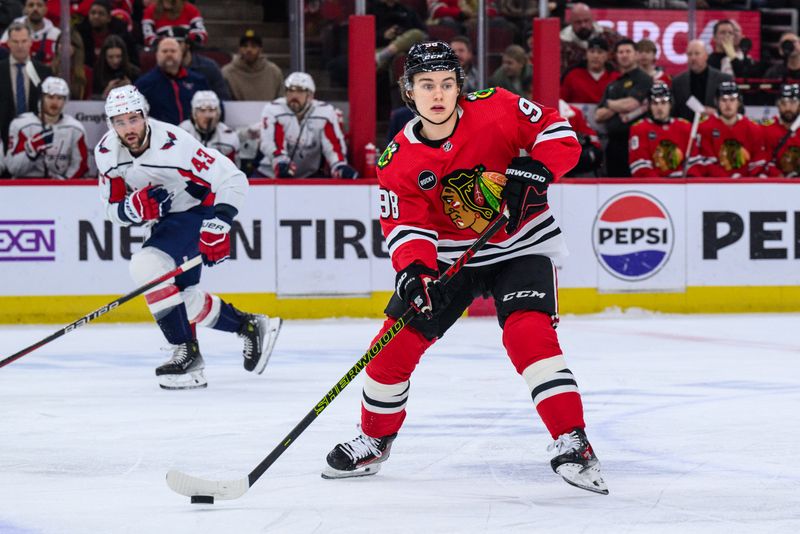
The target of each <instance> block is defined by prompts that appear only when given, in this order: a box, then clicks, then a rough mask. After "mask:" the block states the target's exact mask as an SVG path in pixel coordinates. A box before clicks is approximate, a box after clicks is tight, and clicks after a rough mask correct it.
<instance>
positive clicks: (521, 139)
mask: <svg viewBox="0 0 800 534" xmlns="http://www.w3.org/2000/svg"><path fill="white" fill-rule="evenodd" d="M463 82H464V73H463V71H462V69H461V67H460V66H459V63H458V58H457V57H456V55H455V54H454V53H453V51H452V50H451V49H450V47H449V46H447V45H446V44H445V43H441V42H428V43H419V44H417V45H414V47H412V49H411V50H410V51H409V53H408V55H407V57H406V64H405V72H404V75H403V77H402V78H401V80H400V89H401V93H402V94H403V98H404V100H405V101H406V103H407V104H408V106H409V107H410V108H411V109H412V111H414V113H415V114H416V115H417V117H415V118H414V119H412V120H411V121H409V123H408V124H407V125H406V127H405V128H404V130H403V131H401V132H400V133H399V134H397V136H396V137H395V138H394V140H393V141H392V142H391V143H390V144H389V146H388V147H387V148H386V150H385V151H384V153H383V155H382V156H381V157H380V158H379V160H378V179H379V185H380V190H379V193H380V199H379V200H380V216H381V224H382V227H383V233H384V236H385V237H386V242H387V245H388V248H389V251H390V253H391V257H392V264H393V266H394V268H395V270H396V271H397V277H396V280H395V294H394V295H393V296H392V298H391V300H390V301H389V304H388V306H387V308H386V314H387V316H388V318H387V320H386V322H385V323H384V326H383V329H382V330H381V332H380V333H379V334H378V337H377V338H379V337H381V336H382V335H383V332H385V331H386V330H387V329H388V327H389V326H390V325H391V324H392V323H393V322H394V321H393V319H392V318H396V317H399V316H400V315H402V314H403V313H404V312H405V310H406V309H407V308H408V307H409V306H411V307H412V308H413V309H414V310H415V311H417V312H418V313H417V315H416V317H415V318H414V319H413V320H412V321H411V322H410V324H409V326H408V327H407V328H405V329H403V330H402V331H401V332H400V333H399V334H397V335H396V336H395V337H394V338H393V339H392V341H391V343H389V344H387V345H386V346H385V348H384V349H383V350H382V351H381V352H380V353H379V354H378V355H377V356H376V357H375V359H374V360H372V361H371V362H370V363H369V364H368V365H367V367H366V370H365V371H366V377H365V381H364V388H363V401H362V409H361V432H362V433H361V435H359V436H358V437H356V438H354V439H353V440H350V441H348V442H344V443H340V444H338V445H336V446H335V447H334V448H333V450H332V451H331V452H330V453H329V454H328V457H327V463H328V467H327V468H326V469H325V471H324V472H323V474H322V476H323V477H324V478H343V477H353V476H364V475H372V474H375V473H376V472H377V471H378V469H379V468H380V465H381V462H383V461H385V460H386V459H387V458H388V457H389V452H390V448H391V446H392V442H393V441H394V440H395V438H396V437H397V433H398V431H399V430H400V427H401V425H402V424H403V420H404V419H405V417H406V402H407V400H408V397H409V386H410V382H409V379H410V377H411V373H412V372H413V370H414V368H415V367H416V365H417V363H418V362H419V360H420V358H421V357H422V354H423V353H424V352H425V350H426V349H427V348H428V347H430V346H431V345H432V344H433V343H434V342H435V341H436V340H437V339H439V338H441V337H442V336H443V335H444V333H445V332H446V331H447V330H448V329H449V328H450V326H452V325H453V323H455V321H456V320H457V319H458V318H459V317H460V316H461V314H462V313H463V311H464V310H465V309H466V308H467V306H469V304H470V303H471V302H472V300H473V299H474V298H475V297H476V296H479V295H482V294H486V295H493V296H494V300H495V303H496V306H497V315H498V321H499V323H500V326H501V328H502V329H503V344H504V346H505V348H506V351H507V353H508V355H509V358H510V359H511V362H512V364H513V365H514V367H515V368H516V370H517V372H518V373H519V374H520V375H522V377H523V379H524V380H525V382H526V383H527V386H528V388H529V391H530V392H531V397H532V400H533V403H534V406H535V408H536V410H537V411H538V413H539V415H540V417H541V418H542V420H543V422H544V424H545V426H546V427H547V429H548V431H549V432H550V434H551V435H552V437H553V438H554V440H555V442H554V443H553V444H552V445H551V447H550V449H551V450H554V451H555V453H554V457H553V459H552V460H551V466H552V468H553V470H554V471H555V472H556V473H558V474H560V475H561V476H562V477H563V478H564V479H565V480H566V481H567V482H569V483H570V484H573V485H575V486H578V487H580V488H583V489H587V490H589V491H594V492H598V493H604V494H605V493H608V489H607V488H606V485H605V483H604V482H603V479H602V477H601V475H600V464H599V462H598V460H597V457H596V456H595V454H594V452H593V451H592V447H591V445H590V444H589V441H588V440H587V438H586V434H585V432H584V427H585V424H584V420H583V407H582V404H581V396H580V393H579V392H578V387H577V384H576V382H575V378H574V376H573V375H572V372H571V371H570V370H569V369H568V368H567V364H566V362H565V360H564V356H563V355H562V350H561V347H560V346H559V343H558V337H557V336H556V331H555V326H556V324H557V322H558V306H557V304H558V299H557V284H556V269H555V266H554V264H553V262H552V260H551V257H552V256H555V255H557V254H559V253H561V252H564V248H565V247H564V242H563V239H562V236H561V230H560V229H559V227H558V224H557V223H556V221H555V220H554V218H553V215H552V213H551V212H550V210H549V208H548V205H547V186H548V184H549V183H551V182H552V181H553V180H555V179H557V178H559V177H561V176H563V175H564V173H566V172H567V171H569V170H570V169H571V168H572V167H573V166H574V165H575V163H576V162H577V161H578V156H579V154H580V146H579V144H578V141H577V139H576V136H575V132H574V131H573V130H572V128H571V127H570V125H569V123H568V122H567V121H566V120H565V119H564V118H563V117H561V116H560V115H559V114H558V113H557V112H556V110H554V109H550V108H546V107H542V106H540V105H538V104H536V103H535V102H532V101H530V100H527V99H525V98H521V97H519V96H516V95H514V94H512V93H510V92H508V91H505V90H503V89H499V88H491V89H485V90H481V91H476V92H474V93H470V94H468V95H466V96H460V92H461V88H462V86H463ZM520 150H524V151H525V152H527V153H528V154H529V156H526V157H518V156H519V153H520ZM503 202H505V204H506V206H507V208H508V210H509V213H510V217H509V222H508V224H507V226H506V227H505V229H504V230H501V231H500V232H499V233H498V234H495V236H494V237H492V239H491V240H490V241H489V244H487V245H486V246H484V247H483V248H482V249H481V250H480V251H478V252H477V253H476V254H475V256H474V257H473V258H472V260H471V261H470V262H469V263H468V264H466V266H465V267H464V268H463V270H462V271H461V272H459V273H458V274H457V275H455V277H454V278H453V279H452V280H450V282H449V283H448V284H447V286H446V287H443V286H442V285H441V284H440V283H439V281H438V277H439V273H440V272H442V270H443V269H444V268H445V267H446V266H447V265H448V264H451V263H452V262H453V261H454V260H455V259H456V258H458V257H459V255H460V254H461V253H462V252H463V251H464V250H466V249H467V248H468V247H469V245H470V244H472V243H473V242H474V241H475V240H476V238H478V237H479V236H480V234H481V232H483V230H484V229H485V228H486V227H487V226H488V225H489V224H490V222H491V221H492V220H493V219H494V218H496V217H498V216H499V215H498V214H499V212H500V210H501V209H502V206H501V205H502V203H503ZM377 338H376V339H377Z"/></svg>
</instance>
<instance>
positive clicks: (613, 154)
mask: <svg viewBox="0 0 800 534" xmlns="http://www.w3.org/2000/svg"><path fill="white" fill-rule="evenodd" d="M614 56H615V58H616V60H617V65H618V66H619V71H620V77H619V78H618V79H616V80H614V81H613V82H611V83H610V84H609V85H608V87H606V91H605V93H603V98H602V100H601V101H600V104H599V105H598V106H597V109H595V114H594V118H595V120H596V121H597V122H599V123H603V124H605V126H606V132H607V134H608V143H607V144H606V172H607V174H608V176H611V177H614V178H620V177H626V176H630V169H629V167H628V132H629V131H630V127H631V124H633V122H634V121H635V120H637V119H638V118H639V117H641V116H642V115H643V114H644V113H645V112H646V111H647V105H646V103H645V101H646V100H647V95H648V94H649V92H650V86H651V85H652V84H653V80H652V79H651V78H650V76H649V75H648V74H646V73H645V72H644V71H643V70H642V69H640V68H639V66H638V65H637V63H636V44H635V43H634V42H633V41H631V40H630V39H623V40H621V41H619V42H617V44H616V46H615V48H614Z"/></svg>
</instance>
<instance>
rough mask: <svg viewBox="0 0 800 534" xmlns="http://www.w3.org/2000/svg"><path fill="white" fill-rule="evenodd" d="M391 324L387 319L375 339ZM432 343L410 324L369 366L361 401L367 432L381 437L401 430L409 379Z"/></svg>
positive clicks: (362, 425)
mask: <svg viewBox="0 0 800 534" xmlns="http://www.w3.org/2000/svg"><path fill="white" fill-rule="evenodd" d="M392 324H394V320H393V319H387V320H386V322H384V323H383V328H381V331H380V333H379V334H378V335H377V336H375V339H374V340H373V341H372V342H373V343H375V342H376V341H377V340H378V339H379V338H380V337H381V336H382V335H383V334H384V332H386V331H387V330H388V329H389V327H390V326H391V325H392ZM432 344H433V341H429V340H428V339H426V338H425V337H424V336H423V335H422V334H420V333H419V332H417V331H416V330H415V329H414V328H413V327H410V326H407V327H405V328H404V329H403V330H401V331H400V333H399V334H397V336H395V338H394V339H392V341H391V342H390V343H389V344H387V345H386V346H385V347H384V348H383V350H381V352H380V353H379V354H378V355H377V356H376V357H375V359H374V360H372V361H371V362H370V363H369V364H368V365H367V368H366V369H365V372H366V374H367V376H366V379H365V381H364V390H363V398H362V401H361V430H362V432H363V433H364V434H366V435H367V436H371V437H374V438H381V437H383V436H388V435H390V434H394V433H395V432H397V431H398V430H400V427H401V426H402V424H403V420H404V419H405V418H406V401H407V399H408V391H409V378H410V377H411V373H412V372H413V371H414V368H415V367H416V366H417V363H419V359H420V358H421V357H422V354H423V353H424V352H425V350H426V349H427V348H428V347H430V346H431V345H432Z"/></svg>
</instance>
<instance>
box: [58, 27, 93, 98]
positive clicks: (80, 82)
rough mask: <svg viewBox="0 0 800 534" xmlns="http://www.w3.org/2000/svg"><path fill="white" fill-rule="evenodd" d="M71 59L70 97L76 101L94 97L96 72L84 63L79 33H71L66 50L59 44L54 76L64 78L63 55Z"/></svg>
mask: <svg viewBox="0 0 800 534" xmlns="http://www.w3.org/2000/svg"><path fill="white" fill-rule="evenodd" d="M65 51H66V53H68V54H69V57H70V60H69V61H70V63H69V65H70V74H69V80H70V81H69V90H70V97H71V98H72V99H74V100H88V99H89V98H91V96H92V84H93V80H92V78H93V76H94V71H93V70H92V68H91V67H90V66H89V65H85V64H84V63H83V57H84V53H83V39H81V34H79V33H78V32H69V45H68V46H67V47H66V48H65V47H63V46H61V43H60V42H59V43H58V46H57V47H56V55H55V57H54V58H53V74H54V75H55V76H61V77H63V78H67V76H63V74H62V73H61V54H62V53H63V52H65Z"/></svg>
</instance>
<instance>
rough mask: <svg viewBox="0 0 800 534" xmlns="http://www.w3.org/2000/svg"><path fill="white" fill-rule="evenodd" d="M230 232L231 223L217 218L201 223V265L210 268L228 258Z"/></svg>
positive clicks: (229, 254)
mask: <svg viewBox="0 0 800 534" xmlns="http://www.w3.org/2000/svg"><path fill="white" fill-rule="evenodd" d="M231 222H232V221H231ZM230 231H231V223H230V222H226V221H224V220H222V219H220V218H219V216H217V217H214V218H213V219H206V220H205V221H203V225H202V226H201V227H200V254H202V256H203V264H205V265H208V266H209V267H211V266H212V265H216V264H218V263H222V262H223V261H225V260H227V259H228V258H230V256H231V236H230V235H229V232H230Z"/></svg>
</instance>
